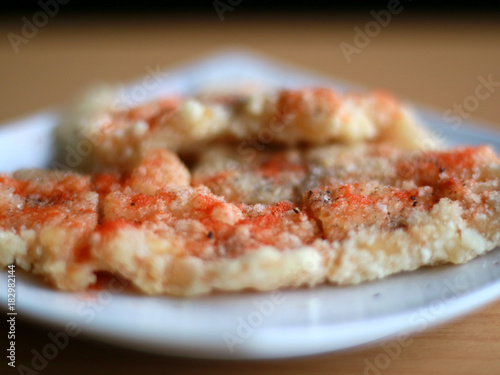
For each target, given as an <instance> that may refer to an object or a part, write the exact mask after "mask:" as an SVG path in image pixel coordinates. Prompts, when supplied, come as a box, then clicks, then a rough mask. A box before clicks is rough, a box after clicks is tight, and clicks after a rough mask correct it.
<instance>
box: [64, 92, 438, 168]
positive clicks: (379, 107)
mask: <svg viewBox="0 0 500 375" xmlns="http://www.w3.org/2000/svg"><path fill="white" fill-rule="evenodd" d="M117 102H118V104H119V98H118V97H117V96H116V93H114V91H113V90H111V89H103V90H96V91H92V92H90V93H89V94H88V96H87V97H85V98H83V99H82V100H80V101H79V102H78V103H77V104H76V105H75V106H74V107H73V108H72V109H71V110H69V111H67V113H66V115H65V116H64V117H63V119H62V121H61V123H60V124H59V126H58V128H57V131H56V135H57V138H58V141H59V144H60V148H61V158H62V161H64V160H65V158H67V157H68V155H71V153H72V152H73V153H74V152H75V150H78V149H79V147H81V146H82V145H83V144H84V145H85V148H86V149H88V151H86V152H85V154H84V155H83V154H82V155H80V156H79V157H81V158H82V159H83V160H82V162H81V163H79V165H78V167H79V168H80V169H87V170H93V171H96V170H103V169H108V170H109V169H113V168H115V169H118V170H123V169H127V168H129V165H130V164H133V163H137V162H138V161H139V160H141V159H142V157H143V156H144V155H145V154H147V153H149V152H150V151H151V150H155V149H158V148H163V149H168V150H171V151H174V152H178V153H190V154H197V155H199V154H202V153H203V152H205V151H206V150H207V148H210V147H211V146H212V145H213V144H216V143H220V142H224V143H232V144H233V145H234V147H236V148H237V149H238V150H240V151H241V152H243V153H245V152H247V153H248V152H251V149H256V150H257V151H261V150H262V147H263V146H265V147H269V146H272V145H281V146H294V145H299V144H308V145H322V144H328V143H332V142H334V143H341V144H355V143H360V142H367V141H370V142H377V143H380V142H385V143H391V144H394V145H397V146H398V147H400V148H402V149H424V148H427V147H428V146H429V142H428V140H429V136H428V134H427V132H426V131H425V130H424V129H423V127H421V126H420V125H419V124H418V122H417V120H415V119H414V118H413V116H412V115H411V113H410V112H409V110H408V109H406V108H405V107H404V106H402V105H401V104H400V103H398V102H397V101H396V100H395V99H394V98H393V97H391V96H390V95H388V94H387V93H383V92H377V91H376V92H372V93H366V94H365V93H363V94H361V93H345V94H341V93H337V92H335V91H333V90H331V89H327V88H306V89H301V90H277V91H274V92H271V93H254V94H247V95H244V96H243V95H242V96H238V97H224V96H216V95H213V96H203V97H186V98H178V97H168V98H162V99H157V100H155V101H152V102H149V103H145V104H142V105H136V106H133V107H127V106H123V105H122V106H120V105H117Z"/></svg>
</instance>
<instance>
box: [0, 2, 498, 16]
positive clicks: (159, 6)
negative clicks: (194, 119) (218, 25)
mask: <svg viewBox="0 0 500 375" xmlns="http://www.w3.org/2000/svg"><path fill="white" fill-rule="evenodd" d="M40 1H43V2H47V1H55V0H40ZM65 1H66V0H65ZM220 1H221V2H222V3H225V4H229V5H231V4H233V5H237V6H238V7H239V8H241V9H240V10H245V11H246V12H250V13H277V14H289V13H321V14H324V13H325V12H326V13H330V12H331V13H339V12H340V13H356V12H360V11H366V10H370V9H373V8H378V7H384V6H386V5H387V3H388V1H374V0H368V1H359V0H355V1H326V0H319V1H299V0H291V1H286V0H241V1H239V0H220ZM38 3H39V1H33V0H32V1H27V0H20V1H16V0H7V1H2V4H1V5H0V9H1V11H2V14H3V15H8V14H21V13H24V12H32V11H34V10H37V9H38V8H39V4H38ZM409 3H411V7H409V8H410V11H411V12H412V13H414V14H422V13H423V14H429V13H439V14H444V15H446V14H448V15H456V14H467V15H471V14H472V15H477V14H491V12H495V13H498V12H499V10H500V2H499V1H485V0H480V1H458V2H457V1H450V0H444V1H439V0H434V1H426V0H401V4H409ZM84 12H92V13H105V14H109V13H136V14H143V13H157V12H163V13H193V12H196V13H213V12H214V1H213V0H204V1H182V0H164V1H160V0H143V1H130V0H124V1H120V0H104V1H99V0H69V2H68V3H67V4H65V5H64V13H66V14H75V13H76V14H78V13H84Z"/></svg>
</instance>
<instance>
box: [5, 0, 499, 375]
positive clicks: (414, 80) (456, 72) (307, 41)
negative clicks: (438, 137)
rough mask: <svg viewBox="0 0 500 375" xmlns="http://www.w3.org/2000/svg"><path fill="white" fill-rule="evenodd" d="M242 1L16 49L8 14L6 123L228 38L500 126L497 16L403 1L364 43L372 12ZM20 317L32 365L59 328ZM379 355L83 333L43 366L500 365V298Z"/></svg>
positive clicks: (194, 369)
mask: <svg viewBox="0 0 500 375" xmlns="http://www.w3.org/2000/svg"><path fill="white" fill-rule="evenodd" d="M240 8H241V9H240ZM243 8H244V4H242V5H241V6H240V7H237V8H236V9H234V11H233V12H228V13H226V14H225V20H224V21H223V22H222V21H220V20H219V18H218V16H217V14H216V13H215V11H214V13H213V15H212V16H210V15H207V16H205V17H203V18H202V17H193V16H188V15H184V16H175V17H173V16H168V17H167V16H166V17H160V16H157V17H155V18H152V17H149V18H141V17H140V16H136V17H132V16H129V17H123V18H115V19H113V20H109V19H106V18H99V17H94V16H92V17H80V18H66V17H63V16H61V17H59V16H56V17H54V18H50V19H49V22H48V24H47V25H46V26H44V27H40V28H39V29H38V31H37V34H36V35H35V36H33V37H30V38H26V39H25V40H24V41H25V43H24V42H23V44H20V45H18V46H17V47H18V51H17V53H16V52H15V51H14V48H13V46H12V44H11V43H10V42H9V39H8V38H7V37H5V36H6V35H8V33H10V32H13V33H16V34H18V35H19V36H21V37H24V36H23V34H22V26H23V21H22V20H21V17H19V18H9V19H2V20H1V22H0V35H2V41H1V42H0V66H1V73H0V84H1V86H0V87H1V88H0V103H1V105H0V121H2V122H4V121H8V120H10V119H13V118H16V117H20V116H24V115H26V114H29V113H32V112H35V111H37V110H40V109H43V108H45V107H47V106H56V105H59V104H60V103H62V102H64V101H65V100H67V99H68V98H69V97H71V96H73V95H74V94H75V93H78V92H79V90H81V89H82V88H85V87H87V86H89V85H90V84H92V83H95V82H102V81H108V82H117V81H125V80H129V79H133V78H137V77H139V76H141V75H142V74H146V70H145V69H146V67H148V66H156V65H161V66H165V67H167V66H172V65H179V64H182V63H184V62H187V61H190V60H193V59H196V58H198V57H200V56H203V55H206V54H208V53H211V52H214V51H215V50H217V49H220V48H226V47H230V46H240V47H247V48H251V49H255V50H256V51H260V52H262V53H264V54H267V55H269V56H271V57H274V58H277V59H281V60H283V61H287V62H291V63H294V64H296V65H299V66H303V67H306V68H310V69H311V70H315V71H318V72H321V73H325V74H328V75H331V76H336V77H339V78H342V79H345V80H350V81H353V82H355V83H358V84H362V85H365V86H369V87H377V88H385V89H388V90H390V91H392V92H395V93H396V94H398V95H399V96H400V97H402V98H405V99H409V100H414V101H417V102H421V103H424V104H427V105H430V106H433V107H436V108H438V109H439V110H440V111H442V112H443V114H444V113H445V111H446V110H448V109H451V110H453V109H454V108H456V107H454V106H455V105H456V104H458V105H465V108H468V109H467V110H466V111H465V112H464V114H463V115H464V116H469V115H471V117H475V118H479V119H484V120H487V121H489V122H490V123H492V125H491V126H498V127H499V128H500V105H499V104H500V87H499V84H495V83H493V84H492V85H491V87H490V92H489V95H488V97H487V98H485V95H482V98H481V99H480V100H475V99H474V98H473V97H478V94H477V91H476V90H477V87H478V85H480V84H481V77H483V78H484V79H486V80H488V79H489V80H492V81H494V82H499V81H500V26H499V25H500V22H498V19H495V18H493V17H485V16H483V17H481V18H480V19H478V18H476V19H473V20H471V19H469V20H465V19H462V20H461V19H458V18H451V19H448V18H446V17H444V16H443V17H435V18H427V19H412V18H408V17H407V16H405V10H404V9H403V11H402V12H401V13H400V14H397V15H393V16H392V19H391V21H390V22H389V24H388V25H387V26H385V27H381V28H380V31H379V32H378V33H375V32H374V31H372V35H373V37H371V38H370V40H369V43H367V45H366V46H363V45H362V44H360V41H359V40H358V41H357V42H358V44H356V43H355V40H354V39H355V36H356V31H355V30H354V28H355V27H359V28H360V29H364V28H365V27H366V26H367V22H369V21H370V20H371V16H370V14H363V15H358V16H355V17H354V16H328V17H327V16H303V17H299V16H294V17H287V18H280V17H279V16H278V15H269V16H267V17H263V16H254V17H249V16H247V15H245V14H244V11H243ZM27 16H28V18H29V19H31V18H30V17H32V15H27ZM372 26H373V25H372ZM374 30H375V29H374ZM375 34H376V35H375ZM341 43H346V44H344V47H345V46H346V45H347V44H350V45H351V46H352V47H353V48H357V49H355V50H354V49H351V52H352V51H355V52H353V53H351V54H350V55H349V58H350V62H348V61H347V59H346V57H345V55H344V54H343V52H342V50H341V47H340V45H341ZM365 44H366V43H365ZM358 47H359V48H358ZM481 90H483V89H481ZM481 93H483V94H484V93H486V91H481ZM471 97H472V99H471ZM495 123H496V124H497V125H494V124H495ZM18 319H19V321H18V326H17V329H18V336H17V363H18V364H25V365H27V366H30V363H31V359H32V356H33V354H32V353H31V350H32V349H39V350H40V349H41V348H42V347H43V346H44V345H45V344H46V343H47V342H48V341H47V340H48V338H47V334H48V333H49V331H50V328H48V327H39V326H36V325H31V324H30V323H28V322H25V321H23V319H22V316H20V317H19V318H18ZM5 341H6V340H2V342H3V343H5ZM2 345H4V344H2ZM2 352H4V349H3V347H2ZM380 353H383V349H382V347H381V346H380V345H379V344H374V345H372V346H367V347H363V348H358V349H355V350H349V351H345V352H341V353H333V354H328V355H322V356H318V357H311V358H302V359H293V360H277V361H255V362H238V361H229V362H227V361H206V360H192V359H179V358H173V357H162V356H156V355H150V354H143V353H139V352H134V351H129V350H125V349H121V348H116V347H112V346H108V345H104V344H100V343H98V342H95V341H91V340H87V339H85V338H81V337H78V338H76V339H72V340H71V342H70V345H69V346H68V347H67V348H66V349H65V350H64V351H61V352H60V353H59V355H58V356H57V357H56V358H55V359H54V360H52V361H50V363H48V365H47V367H46V368H45V369H44V370H43V371H41V372H40V373H45V374H88V373H97V374H101V373H106V374H107V375H112V374H122V375H124V374H135V373H138V372H139V371H140V372H141V373H146V374H152V373H171V374H192V373H199V372H203V371H206V372H213V373H217V374H220V375H222V374H234V373H238V374H244V373H252V372H259V373H260V374H261V375H264V374H275V373H285V372H287V373H293V374H303V373H306V374H309V373H315V374H337V373H339V374H363V373H364V374H375V373H380V374H399V375H402V374H499V373H500V301H497V302H496V303H493V304H491V305H489V306H487V307H484V308H483V309H481V310H479V311H476V312H474V313H472V314H469V315H467V316H464V317H461V318H459V319H457V320H455V321H453V322H450V323H447V324H445V325H442V326H440V327H437V328H432V329H429V330H427V331H425V332H423V333H420V334H418V335H415V336H412V342H411V344H410V345H408V346H407V347H405V348H403V350H402V351H401V353H400V354H398V355H397V356H396V358H394V359H391V361H390V363H389V364H388V366H387V368H384V369H382V368H380V369H378V370H377V371H378V372H376V371H374V370H373V369H372V370H368V368H367V363H374V362H375V361H376V360H377V356H379V354H380ZM2 356H3V354H2ZM0 366H1V369H0V373H2V374H3V373H6V372H4V370H5V368H7V366H6V365H5V364H4V361H1V364H0ZM30 367H31V366H30ZM7 372H8V371H7ZM12 373H17V372H12ZM33 373H34V372H33Z"/></svg>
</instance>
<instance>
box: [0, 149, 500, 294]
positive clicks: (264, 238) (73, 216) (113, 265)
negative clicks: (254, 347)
mask: <svg viewBox="0 0 500 375" xmlns="http://www.w3.org/2000/svg"><path fill="white" fill-rule="evenodd" d="M220 152H222V151H217V153H220ZM268 153H269V155H263V156H261V159H258V160H257V159H256V160H255V162H256V163H255V166H257V167H258V168H264V171H267V170H269V171H271V172H270V173H269V176H270V177H273V178H277V179H278V180H277V181H279V183H278V184H276V187H277V188H279V187H280V184H286V183H287V179H288V178H289V177H290V171H291V174H292V175H293V174H294V173H295V172H293V171H294V168H283V171H279V170H278V169H276V168H275V167H276V166H279V165H280V163H281V162H280V163H278V164H276V165H273V164H272V162H270V161H269V160H276V158H278V159H277V160H282V158H284V157H286V158H288V159H287V162H292V161H293V163H295V164H296V165H297V166H301V165H303V163H306V165H307V166H308V167H307V168H308V170H310V169H311V167H310V165H311V163H312V164H313V165H314V167H315V168H320V167H321V168H323V172H322V174H321V176H319V175H318V173H317V170H316V172H315V173H316V175H315V179H313V180H311V178H302V180H301V182H300V183H298V184H296V187H297V189H298V191H300V189H303V190H301V192H300V195H301V200H300V201H299V202H295V203H292V202H290V201H286V200H280V201H277V202H274V203H267V204H246V203H240V202H239V201H238V202H229V201H227V200H226V199H225V197H223V196H221V195H215V194H213V193H212V192H211V191H210V190H209V188H208V187H206V186H202V185H200V186H197V187H190V186H186V185H187V183H188V182H189V178H190V176H189V173H188V171H187V169H185V167H184V166H183V165H182V163H181V161H180V160H179V159H178V158H176V157H175V155H173V154H171V153H169V152H168V151H165V150H162V151H154V152H152V154H150V155H149V156H147V157H146V158H145V159H144V161H143V162H142V163H139V164H138V165H136V166H134V167H133V168H132V170H129V171H127V172H124V173H122V174H96V175H93V176H92V177H90V176H81V175H77V174H73V173H67V172H50V171H39V170H35V171H20V172H17V173H15V174H14V175H13V176H12V177H11V176H5V175H4V176H2V177H1V178H0V197H1V199H0V208H1V212H2V216H1V217H0V219H1V220H0V228H1V231H0V262H1V264H2V265H7V264H9V263H12V262H16V263H17V264H19V265H20V266H22V267H23V268H26V269H28V270H30V269H31V270H32V271H33V272H35V273H38V274H41V275H43V276H45V278H46V279H47V280H48V281H50V282H51V283H53V284H54V285H55V286H57V287H58V288H60V289H65V290H81V289H85V288H87V287H88V286H90V285H92V284H93V283H94V282H95V280H96V276H95V274H96V273H98V272H109V273H112V274H116V275H119V276H121V277H124V278H126V279H128V280H130V281H131V282H132V283H133V285H135V287H136V288H138V289H139V290H141V291H143V292H145V293H152V294H158V293H166V294H171V295H179V296H188V295H197V294H204V293H209V292H212V291H215V290H224V291H231V290H233V291H237V290H242V289H257V290H272V289H276V288H280V287H296V286H301V285H309V286H312V285H316V284H319V283H323V282H325V281H330V282H333V283H341V284H353V283H358V282H362V281H366V280H371V279H375V278H380V277H384V276H387V275H390V274H392V273H396V272H400V271H405V270H413V269H415V268H418V267H421V266H423V265H436V264H442V263H448V262H449V263H462V262H465V261H467V260H470V259H472V258H473V257H475V256H477V255H479V254H482V253H484V252H485V251H488V250H491V249H492V248H494V247H495V246H497V245H498V244H499V243H500V218H499V217H500V215H499V213H500V184H499V175H500V161H499V159H498V158H497V157H496V155H495V154H494V153H493V152H492V150H491V149H489V148H487V147H478V148H458V149H453V150H446V151H430V152H415V151H402V150H399V149H395V148H394V147H393V146H387V145H365V146H355V147H345V146H329V148H328V149H325V150H324V151H322V152H319V153H318V152H317V150H310V149H302V150H300V151H299V150H288V151H268ZM360 154H361V156H360ZM332 155H335V156H336V157H335V158H334V160H332V159H331V156H332ZM367 155H372V157H371V159H377V158H380V160H379V161H377V160H375V161H373V163H372V164H370V163H368V164H370V166H369V167H366V168H367V169H366V172H367V173H368V178H366V179H362V178H361V177H362V174H361V173H360V170H363V168H364V167H363V166H362V161H363V159H364V158H365V157H366V156H367ZM285 164H286V163H285ZM377 165H378V167H380V170H378V171H377V170H376V169H377V168H374V166H377ZM341 166H343V167H344V169H342V168H341ZM250 167H252V166H251V165H250ZM409 167H411V168H409ZM313 169H314V168H313ZM301 170H302V169H301V168H297V171H299V172H300V171H301ZM214 171H215V172H214V173H219V172H218V168H215V169H214ZM349 171H350V172H349ZM204 173H209V169H205V170H204ZM244 173H254V172H253V171H252V169H251V168H250V169H249V170H248V171H246V172H244ZM300 173H301V172H300ZM300 173H299V174H300ZM263 175H264V176H265V173H264V174H263ZM205 177H206V176H205ZM207 178H208V177H207ZM292 180H294V177H293V176H292ZM341 180H353V181H351V182H348V183H342V182H341V183H339V182H338V181H341ZM354 180H359V181H354ZM311 181H315V182H316V183H318V184H319V185H317V186H316V187H315V188H314V189H310V190H308V189H304V187H306V186H310V184H311V183H312V182H311ZM269 186H270V188H273V184H270V185H269ZM251 188H252V185H250V186H247V187H246V190H244V191H248V192H247V193H245V194H250V195H248V196H252V192H251ZM274 195H275V196H279V194H278V193H275V194H274ZM254 196H255V195H254Z"/></svg>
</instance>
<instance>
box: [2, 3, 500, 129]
mask: <svg viewBox="0 0 500 375" xmlns="http://www.w3.org/2000/svg"><path fill="white" fill-rule="evenodd" d="M0 7H1V8H2V11H1V13H0V14H1V15H0V35H1V41H0V66H1V67H2V68H3V69H2V71H3V72H2V73H0V84H1V85H2V90H0V102H1V103H2V105H1V108H0V120H7V119H9V118H13V117H17V116H21V115H23V114H25V113H26V112H32V111H36V110H38V109H41V108H44V107H46V106H54V105H57V104H58V103H60V102H62V101H64V100H65V99H67V98H68V97H71V96H73V95H74V94H75V93H77V92H78V91H79V90H81V89H82V88H84V87H86V86H88V85H90V84H91V83H92V82H98V81H110V82H118V81H126V80H130V79H134V78H137V77H139V76H141V75H142V74H146V71H145V68H146V67H147V66H156V65H160V66H164V67H169V66H174V65H182V64H183V63H185V62H188V61H191V60H194V59H197V58H199V57H201V56H204V55H206V54H209V53H212V52H215V51H217V50H218V49H222V48H230V47H232V46H235V47H243V48H249V49H252V50H254V51H255V52H257V53H259V52H260V53H262V54H265V55H268V56H270V57H274V58H277V59H280V60H282V61H284V62H288V63H293V64H296V65H301V66H303V67H306V68H309V69H312V70H315V71H318V72H321V73H326V74H327V75H331V76H334V77H338V78H341V79H344V80H348V81H352V82H354V83H357V84H361V85H365V86H368V87H375V88H385V89H388V90H390V91H392V92H395V93H396V94H397V95H399V96H401V97H403V98H405V99H410V100H414V101H418V102H422V103H425V104H428V105H431V106H435V107H438V108H441V109H447V108H453V105H454V104H456V103H462V102H463V101H464V99H465V98H466V97H467V96H468V95H471V94H474V90H475V88H476V86H477V85H478V77H479V76H484V77H487V76H488V75H489V74H493V79H496V78H495V77H498V78H497V79H498V80H500V26H499V25H500V17H499V15H500V12H499V10H500V4H499V2H498V1H490V2H487V1H474V2H473V1H468V2H454V1H439V2H436V1H416V0H415V1H412V0H400V1H399V0H390V1H349V2H338V1H314V2H312V1H310V2H306V1H297V0H294V1H278V0H269V1H268V0H266V1H264V0H262V1H260V0H254V1H251V0H208V1H182V0H167V1H159V0H157V1H155V0H145V1H140V2H139V1H118V0H115V1H112V0H106V1H97V0H87V1H84V0H40V1H24V0H23V1H16V0H9V1H4V2H2V5H1V6H0ZM388 15H389V16H388ZM30 25H31V26H30ZM377 25H378V26H377ZM360 33H364V34H365V35H368V37H366V38H363V36H360V35H359V34H360ZM367 33H368V34H367ZM370 35H371V36H370ZM365 44H366V45H365ZM499 91H500V90H499ZM499 98H500V92H496V93H493V95H491V98H489V99H488V100H485V101H483V102H481V103H480V105H479V106H478V108H476V109H475V110H474V113H473V116H474V117H479V118H482V119H485V120H489V121H492V122H500V114H499V113H498V112H499V111H498V109H497V108H498V103H499Z"/></svg>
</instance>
